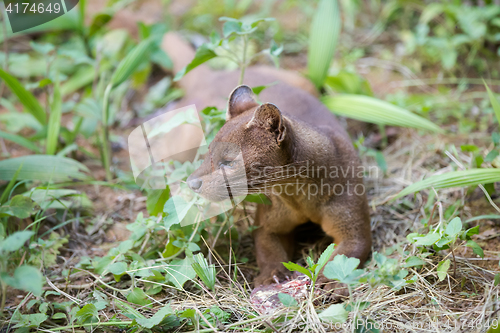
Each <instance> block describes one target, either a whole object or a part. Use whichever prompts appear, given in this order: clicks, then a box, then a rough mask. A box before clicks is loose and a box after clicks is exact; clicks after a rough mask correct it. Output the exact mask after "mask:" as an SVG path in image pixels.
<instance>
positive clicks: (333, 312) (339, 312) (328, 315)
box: [318, 257, 349, 323]
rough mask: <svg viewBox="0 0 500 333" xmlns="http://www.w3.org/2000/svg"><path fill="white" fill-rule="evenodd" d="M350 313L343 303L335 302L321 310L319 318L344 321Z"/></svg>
mask: <svg viewBox="0 0 500 333" xmlns="http://www.w3.org/2000/svg"><path fill="white" fill-rule="evenodd" d="M335 258H336V257H335ZM348 315H349V312H347V311H346V310H345V309H344V305H343V304H333V305H330V306H329V307H328V308H327V309H326V310H324V311H323V312H321V313H320V314H319V315H318V317H319V319H321V320H323V321H326V322H329V323H344V322H345V321H346V320H347V316H348Z"/></svg>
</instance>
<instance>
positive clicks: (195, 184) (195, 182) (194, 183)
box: [187, 177, 203, 191]
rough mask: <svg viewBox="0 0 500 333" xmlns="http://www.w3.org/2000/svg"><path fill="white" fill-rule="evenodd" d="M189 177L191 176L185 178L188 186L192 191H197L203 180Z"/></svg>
mask: <svg viewBox="0 0 500 333" xmlns="http://www.w3.org/2000/svg"><path fill="white" fill-rule="evenodd" d="M190 178H191V177H188V179H187V184H188V186H189V188H190V189H192V190H193V191H198V190H199V189H200V188H201V184H202V183H203V181H202V180H201V179H200V178H191V179H190Z"/></svg>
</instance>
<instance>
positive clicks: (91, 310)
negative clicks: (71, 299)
mask: <svg viewBox="0 0 500 333" xmlns="http://www.w3.org/2000/svg"><path fill="white" fill-rule="evenodd" d="M76 318H77V320H78V322H80V323H85V322H97V321H98V320H99V314H98V312H97V308H96V307H95V305H94V304H92V303H89V304H87V305H85V306H83V307H82V308H81V309H80V310H78V312H77V313H76Z"/></svg>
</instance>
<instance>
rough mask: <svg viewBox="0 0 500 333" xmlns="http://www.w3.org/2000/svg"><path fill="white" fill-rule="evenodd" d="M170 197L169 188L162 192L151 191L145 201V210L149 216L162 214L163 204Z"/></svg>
mask: <svg viewBox="0 0 500 333" xmlns="http://www.w3.org/2000/svg"><path fill="white" fill-rule="evenodd" d="M169 197H170V187H169V186H168V185H167V187H166V188H165V189H163V190H151V191H150V192H149V193H148V197H147V200H146V208H147V210H148V213H149V215H150V216H157V215H158V214H160V213H162V212H163V207H164V206H165V202H167V200H168V198H169Z"/></svg>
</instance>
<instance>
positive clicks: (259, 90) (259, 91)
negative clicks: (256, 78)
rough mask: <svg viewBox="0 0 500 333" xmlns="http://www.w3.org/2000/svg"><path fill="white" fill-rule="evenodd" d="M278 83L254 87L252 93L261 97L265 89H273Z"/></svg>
mask: <svg viewBox="0 0 500 333" xmlns="http://www.w3.org/2000/svg"><path fill="white" fill-rule="evenodd" d="M277 83H278V81H276V82H273V83H270V84H268V85H265V86H256V87H252V91H253V93H254V94H255V95H257V96H259V94H260V93H261V92H262V91H264V90H265V89H267V88H269V87H272V86H274V85H276V84H277Z"/></svg>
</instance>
